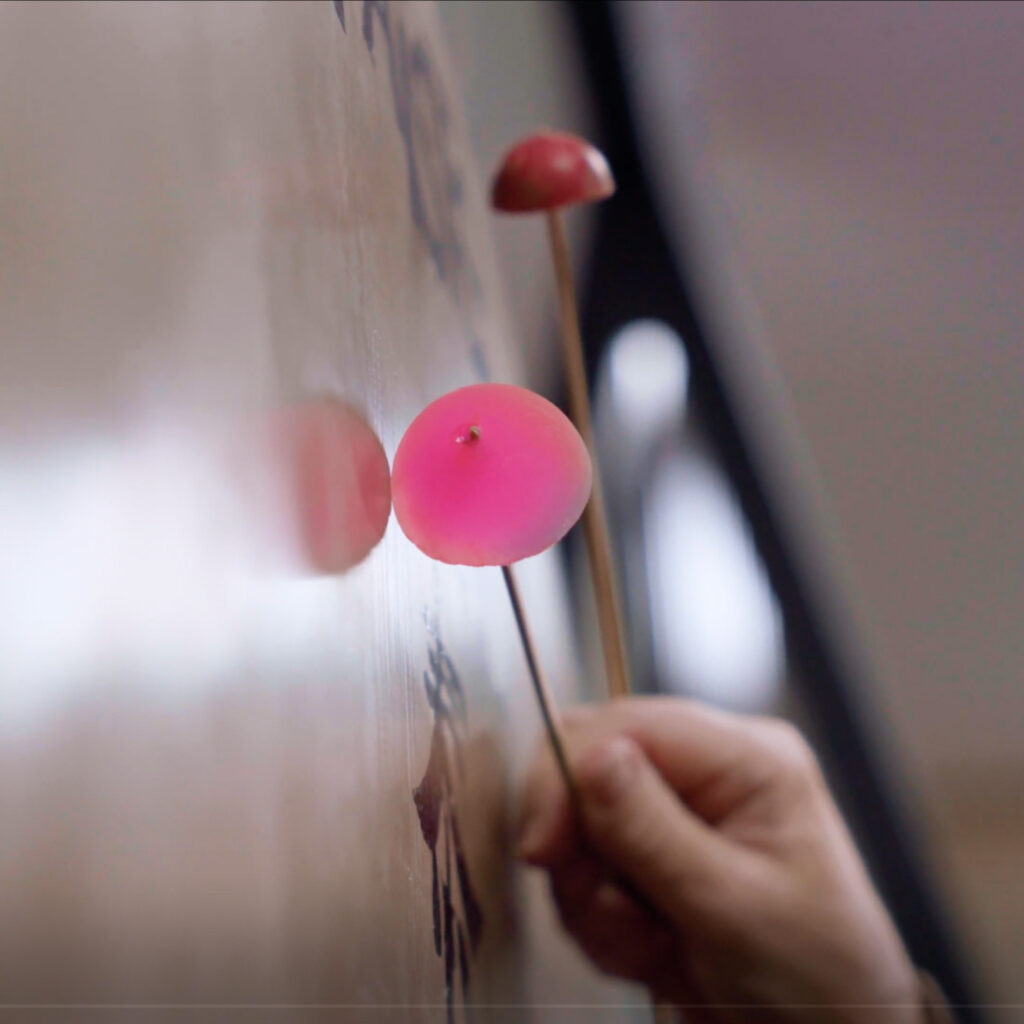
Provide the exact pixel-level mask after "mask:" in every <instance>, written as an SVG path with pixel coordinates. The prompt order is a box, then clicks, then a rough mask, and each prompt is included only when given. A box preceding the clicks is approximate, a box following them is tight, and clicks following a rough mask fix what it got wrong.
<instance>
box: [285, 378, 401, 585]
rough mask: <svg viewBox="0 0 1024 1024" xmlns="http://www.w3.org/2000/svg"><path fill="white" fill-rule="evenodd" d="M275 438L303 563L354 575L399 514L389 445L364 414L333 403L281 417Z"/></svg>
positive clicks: (307, 405)
mask: <svg viewBox="0 0 1024 1024" xmlns="http://www.w3.org/2000/svg"><path fill="white" fill-rule="evenodd" d="M271 433H272V440H273V443H274V446H275V448H277V449H278V457H279V458H280V460H281V465H280V469H281V470H282V472H283V478H284V483H285V499H286V501H287V504H288V511H289V512H290V514H291V517H292V520H293V522H294V524H295V528H296V531H297V535H298V542H299V549H300V553H301V555H302V557H303V560H304V561H305V562H306V564H307V565H308V567H309V568H310V569H312V570H314V571H316V572H320V573H329V574H333V573H340V572H344V571H345V570H346V569H350V568H352V566H354V565H356V564H357V563H359V562H361V561H362V560H363V559H364V558H365V557H366V556H367V555H368V554H369V553H370V551H371V550H373V548H374V547H375V546H376V545H377V542H378V541H379V540H380V539H381V537H383V536H384V530H385V528H386V527H387V523H388V516H389V514H390V512H391V474H390V472H389V470H388V460H387V455H386V454H385V452H384V447H383V445H381V443H380V440H379V439H378V437H377V435H376V434H375V433H374V432H373V429H372V428H371V427H370V425H369V424H368V423H367V422H366V420H365V419H364V418H363V417H362V415H360V413H358V412H357V411H356V410H355V409H353V408H352V407H351V406H349V405H346V404H344V403H342V402H339V401H336V400H335V399H331V398H316V399H310V400H308V401H305V402H299V403H295V404H293V405H289V406H285V407H284V408H282V409H279V410H277V411H276V412H275V413H273V414H272V417H271Z"/></svg>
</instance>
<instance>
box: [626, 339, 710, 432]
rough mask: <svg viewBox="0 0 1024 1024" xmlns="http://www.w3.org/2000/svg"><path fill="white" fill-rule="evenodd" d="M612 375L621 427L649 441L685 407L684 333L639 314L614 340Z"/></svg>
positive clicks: (687, 369)
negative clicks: (642, 318)
mask: <svg viewBox="0 0 1024 1024" xmlns="http://www.w3.org/2000/svg"><path fill="white" fill-rule="evenodd" d="M608 360H609V362H608V375H609V381H610V384H611V393H612V400H613V402H614V403H615V412H616V423H617V429H620V430H626V431H629V432H630V433H631V434H634V433H635V434H636V435H638V437H637V439H638V440H639V441H641V442H644V441H650V440H652V439H654V437H655V436H656V435H657V434H659V433H661V432H662V431H663V430H665V429H666V428H668V427H670V426H672V424H673V423H676V422H681V420H682V417H683V413H684V411H685V408H686V392H687V388H688V387H689V382H690V364H689V360H688V359H687V357H686V349H685V348H684V346H683V341H682V338H680V337H679V335H678V334H677V333H676V332H675V331H674V330H673V329H672V328H671V327H669V326H668V324H665V323H663V322H662V321H660V320H634V321H632V322H631V323H628V324H627V325H626V326H625V327H623V328H622V329H621V330H619V331H618V332H617V333H616V334H615V335H614V336H613V337H612V339H611V341H610V343H609V356H608Z"/></svg>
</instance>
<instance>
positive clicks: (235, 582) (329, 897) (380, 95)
mask: <svg viewBox="0 0 1024 1024" xmlns="http://www.w3.org/2000/svg"><path fill="white" fill-rule="evenodd" d="M440 34H441V31H440V28H439V26H438V21H437V18H436V14H435V11H434V9H433V7H432V5H428V4H409V5H401V6H395V7H391V6H388V5H386V4H383V3H366V4H361V3H357V2H353V0H349V2H345V3H335V4H330V3H289V4H273V3H271V4H179V3H171V4H164V5H151V4H125V5H121V4H111V5H107V4H81V5H79V4H68V5H38V6H37V5H34V4H28V3H25V4H11V5H5V6H3V7H0V140H2V148H0V242H2V246H0V318H2V319H0V324H2V334H3V343H2V347H0V610H2V615H0V620H2V621H0V1003H2V1004H4V1006H5V1007H6V1013H7V1014H11V1015H14V1016H17V1015H18V1014H20V1013H22V1012H23V1010H18V1009H16V1008H15V1007H17V1006H26V1005H35V1006H40V1005H47V1006H51V1007H55V1006H65V1007H77V1008H78V1009H77V1010H76V1011H75V1013H76V1015H77V1019H83V1018H84V1016H85V1014H86V1012H87V1011H86V1009H85V1008H86V1007H92V1008H93V1009H92V1010H91V1011H89V1012H92V1013H94V1014H96V1015H99V1016H101V1017H105V1015H107V1014H109V1013H110V1012H112V1011H111V1010H110V1009H109V1008H110V1007H122V1008H123V1007H130V1008H131V1012H132V1016H133V1019H134V1018H139V1017H144V1016H145V1015H146V1008H147V1007H154V1006H157V1005H162V1006H164V1007H165V1008H166V1007H174V1006H178V1007H191V1009H187V1010H184V1009H183V1011H182V1012H183V1013H186V1015H187V1016H188V1019H195V1018H196V1016H197V1014H198V1013H199V1011H197V1010H196V1009H195V1007H197V1006H199V1007H203V1006H205V1007H207V1009H208V1011H209V1014H210V1015H211V1018H212V1019H222V1016H223V1013H224V1012H225V1011H224V1009H223V1008H224V1006H225V1005H229V1004H230V1005H240V1006H241V1005H244V1006H257V1005H262V1006H266V1005H275V1006H278V1007H283V1008H286V1009H285V1010H284V1011H283V1012H284V1013H285V1017H286V1019H290V1020H294V1019H301V1018H302V1017H303V1016H304V1015H307V1014H308V1015H310V1016H317V1017H318V1018H319V1017H320V1016H322V1014H323V1012H324V1009H325V1008H329V1012H330V1014H332V1015H336V1016H339V1017H348V1016H351V1017H353V1018H354V1019H362V1014H363V1013H364V1012H365V1010H364V1009H360V1007H363V1008H365V1007H367V1006H374V1007H378V1008H380V1007H391V1008H392V1009H391V1010H390V1011H387V1010H380V1009H379V1010H378V1016H385V1017H386V1016H388V1014H389V1013H390V1014H391V1015H393V1016H396V1017H401V1019H419V1018H423V1019H439V1018H443V1017H444V1016H445V1015H446V1005H447V1006H448V1013H453V1014H454V1016H455V1017H456V1018H458V1019H461V1018H463V1017H464V1016H465V1006H464V1004H465V1003H466V1002H467V1001H468V1002H470V1003H481V1002H484V1003H494V1002H498V1003H504V1004H518V1003H522V1002H524V1001H531V1002H536V1001H541V1002H549V1003H558V1002H563V1001H571V1002H575V1001H579V1000H580V999H581V998H582V999H583V1000H584V1001H587V1002H592V1003H593V1002H597V1003H611V1004H614V1003H616V1002H623V1001H624V1000H628V999H629V998H634V999H635V993H633V994H632V996H631V995H630V994H629V993H625V990H622V989H618V988H614V987H611V986H608V985H607V984H606V983H603V982H600V981H599V980H597V979H596V978H595V977H594V976H592V975H590V974H588V973H587V972H586V971H585V970H584V969H583V968H582V967H581V966H580V963H579V961H578V960H577V958H575V956H574V955H573V954H572V953H571V952H570V951H569V950H568V948H567V947H566V946H565V945H564V944H563V943H561V942H560V940H558V939H557V937H556V935H555V932H554V929H553V926H552V922H551V918H550V911H549V910H548V909H547V908H546V907H545V905H544V897H543V893H542V892H541V890H540V889H539V887H538V886H537V885H536V883H535V882H533V883H530V882H527V881H526V880H525V879H524V878H522V877H521V875H520V874H519V873H518V872H517V871H516V870H515V869H514V868H513V867H512V866H511V864H510V861H509V856H508V851H509V849H510V842H509V837H508V827H509V799H508V797H509V789H510V780H511V779H514V776H515V772H516V768H517V765H521V763H522V760H523V750H524V749H525V744H526V743H528V742H530V741H532V739H533V738H534V736H535V734H536V725H537V723H536V715H535V711H534V708H533V706H532V703H531V700H530V696H529V690H528V688H527V681H526V677H525V674H524V673H525V668H524V663H523V661H522V656H521V651H520V650H519V648H518V646H517V639H516V634H515V630H514V625H513V621H512V619H511V615H510V611H509V607H508V603H507V598H506V596H505V594H504V591H503V589H502V584H501V579H500V575H499V573H498V571H497V570H493V571H489V570H472V569H460V568H453V567H448V566H441V565H435V564H432V563H431V562H430V561H428V560H427V559H426V558H425V557H424V556H423V555H421V554H420V553H419V552H417V551H416V550H415V549H414V548H413V547H412V546H411V545H410V544H409V543H408V542H407V541H406V540H405V538H404V537H403V536H402V535H401V533H400V531H399V530H398V528H397V526H396V524H395V523H394V522H393V521H392V522H391V523H390V524H389V526H388V529H387V532H386V535H385V537H384V540H383V542H382V543H381V544H380V545H379V546H378V547H377V548H376V549H375V550H374V551H373V552H372V554H370V556H369V557H368V558H367V559H366V560H365V561H364V562H362V563H361V564H360V565H358V566H357V567H355V568H353V569H352V570H351V571H350V572H348V573H346V574H344V575H335V576H326V577H325V576H320V577H317V576H315V575H312V574H310V573H308V572H305V571H303V570H302V569H301V568H300V567H299V566H298V564H297V563H296V562H295V560H294V558H293V555H294V549H295V538H294V536H292V533H293V529H292V527H290V526H289V525H288V523H289V521H288V520H286V519H284V518H282V517H281V516H280V515H279V511H280V510H279V509H278V507H277V505H276V504H275V502H274V501H273V500H271V499H270V498H267V500H266V501H265V502H263V501H261V500H259V496H260V495H263V491H262V490H260V489H259V488H257V489H256V490H255V491H252V490H250V491H245V492H241V493H240V492H239V491H238V489H237V488H235V487H233V486H232V482H231V479H230V475H229V474H228V475H226V474H225V472H224V464H223V460H222V459H221V458H220V455H219V454H218V453H219V452H221V449H222V442H223V437H224V434H225V430H226V429H228V430H229V429H230V425H231V424H234V423H237V422H239V421H246V420H247V418H248V419H249V420H251V419H252V418H253V417H259V416H260V415H263V414H264V413H265V412H266V411H267V410H273V409H275V408H278V407H279V406H280V405H281V403H285V402H294V401H296V400H299V399H301V398H303V397H304V396H314V395H320V394H329V395H333V396H336V397H338V398H341V399H344V400H346V401H348V402H350V403H351V404H352V405H354V406H355V407H357V408H359V409H360V410H362V411H363V413H364V414H365V416H366V418H367V420H368V421H369V423H370V424H371V425H372V426H373V428H374V429H375V430H376V432H377V433H378V435H379V437H380V438H381V440H382V442H383V444H384V446H385V448H386V450H387V452H388V454H389V455H391V454H392V453H393V452H394V448H395V446H396V444H397V441H398V439H399V437H400V436H401V431H402V430H403V428H404V427H405V426H406V425H407V423H408V422H409V421H410V420H411V418H412V417H413V416H414V415H415V413H416V412H417V411H418V410H419V409H420V408H421V407H422V406H423V405H424V404H425V403H426V402H428V401H429V400H430V399H432V398H434V397H436V396H437V395H438V394H440V393H442V392H444V391H445V390H448V389H450V388H452V387H455V386H458V385H461V384H466V383H470V382H472V381H475V380H479V379H481V378H484V377H491V378H494V379H504V380H516V379H518V378H519V375H520V370H519V368H518V367H517V364H516V359H515V355H514V346H513V344H512V342H511V339H510V336H509V334H508V331H507V328H506V326H505V321H504V319H503V316H502V313H501V299H500V294H499V289H498V287H497V284H496V279H495V271H494V265H493V261H492V255H491V249H490V243H489V239H488V230H489V228H488V216H489V215H488V214H487V212H486V209H485V204H484V201H483V196H482V189H481V186H480V182H479V180H478V176H477V172H476V169H475V168H474V167H473V165H472V162H471V159H470V156H469V152H468V146H467V143H466V141H465V135H464V129H463V124H462V115H461V111H460V105H459V102H458V100H457V98H456V92H455V88H454V85H453V83H452V81H451V80H450V73H449V71H448V69H447V65H446V63H445V61H444V59H443V56H442V47H443V40H442V39H441V38H440ZM226 424H227V425H228V426H227V428H226V427H225V425H226ZM271 490H272V489H271ZM268 493H269V492H268ZM254 495H256V496H257V497H255V498H254ZM522 584H523V587H524V590H525V595H526V599H527V602H528V604H529V608H530V610H531V613H532V615H533V618H534V625H535V628H536V630H537V634H538V640H539V643H540V647H541V656H542V659H543V661H544V663H545V664H546V666H547V669H548V671H549V673H550V675H551V676H552V678H553V682H554V684H555V688H556V689H557V690H559V691H560V692H561V694H562V695H563V697H566V698H568V697H570V696H577V697H578V696H580V694H581V690H580V689H579V683H578V680H576V679H575V678H574V672H575V669H576V665H575V657H574V654H573V650H572V644H571V641H570V640H569V638H570V635H571V634H570V632H569V623H568V618H567V614H566V605H565V600H564V598H565V595H564V585H563V581H562V579H561V575H560V570H559V567H558V563H557V560H555V559H554V558H553V557H542V558H540V559H537V560H534V561H533V562H531V563H530V564H529V565H526V566H524V567H523V571H522ZM414 791H415V794H416V795H415V798H414ZM104 1008H106V1009H104ZM318 1008H319V1009H318ZM3 1012H4V1011H0V1014H2V1013H3ZM54 1012H55V1016H56V1018H57V1019H67V1018H66V1015H62V1013H58V1012H56V1011H54ZM549 1012H550V1014H551V1015H553V1016H554V1017H557V1016H558V1014H559V1011H557V1010H552V1011H549ZM161 1013H163V1014H164V1016H162V1017H161V1019H166V1010H163V1011H161ZM536 1013H537V1016H540V1017H543V1016H544V1012H543V1011H536ZM43 1015H44V1016H45V1014H43ZM39 1016H40V1012H39V1011H37V1013H36V1016H34V1017H33V1019H39ZM118 1019H124V1018H123V1016H121V1017H118ZM247 1019H248V1018H247ZM274 1019H281V1017H280V1014H278V1016H276V1017H275V1018H274Z"/></svg>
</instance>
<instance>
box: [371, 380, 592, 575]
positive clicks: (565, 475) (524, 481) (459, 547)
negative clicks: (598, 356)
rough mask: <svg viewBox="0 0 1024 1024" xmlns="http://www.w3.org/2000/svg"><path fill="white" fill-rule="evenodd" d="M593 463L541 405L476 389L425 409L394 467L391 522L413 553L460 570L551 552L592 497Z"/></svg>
mask: <svg viewBox="0 0 1024 1024" xmlns="http://www.w3.org/2000/svg"><path fill="white" fill-rule="evenodd" d="M590 481H591V469H590V456H589V455H588V453H587V448H586V445H585V444H584V443H583V439H582V438H581V437H580V435H579V434H578V433H577V432H576V428H575V427H574V426H573V425H572V423H571V422H570V421H569V419H568V418H567V417H566V416H565V415H564V414H563V413H562V412H561V411H560V410H559V409H558V408H557V407H556V406H554V405H552V404H551V403H550V402H549V401H547V399H545V398H542V397H541V396H540V395H538V394H535V393H534V392H532V391H527V390H526V389H525V388H518V387H513V386H512V385H509V384H473V385H470V386H469V387H465V388H459V389H458V390H457V391H451V392H449V393H448V394H447V395H443V396H442V397H441V398H439V399H437V401H435V402H432V403H431V404H430V405H428V406H427V407H426V408H425V409H424V410H423V412H421V413H420V414H419V416H417V417H416V419H415V420H413V422H412V424H411V425H410V426H409V429H408V430H407V431H406V432H405V436H404V437H403V438H402V440H401V443H400V444H399V446H398V451H397V452H396V453H395V460H394V465H393V467H392V476H391V487H392V493H393V496H394V505H395V516H396V517H397V519H398V522H399V525H400V526H401V527H402V529H403V530H404V531H405V534H406V536H407V537H408V538H409V539H410V540H411V541H412V542H413V544H415V545H416V546H417V547H418V548H420V550H422V551H423V552H425V553H426V554H428V555H430V557H431V558H436V559H438V560H439V561H441V562H449V563H453V564H457V565H510V564H511V563H513V562H517V561H519V559H521V558H527V557H529V556H530V555H536V554H538V553H539V552H541V551H544V550H545V549H546V548H549V547H551V545H552V544H555V543H556V542H557V541H559V540H560V539H561V538H562V537H564V536H565V534H566V533H568V531H569V529H570V528H571V527H572V525H573V524H574V523H575V522H576V520H577V519H579V517H580V515H581V513H582V512H583V508H584V506H585V505H586V503H587V498H588V497H589V496H590Z"/></svg>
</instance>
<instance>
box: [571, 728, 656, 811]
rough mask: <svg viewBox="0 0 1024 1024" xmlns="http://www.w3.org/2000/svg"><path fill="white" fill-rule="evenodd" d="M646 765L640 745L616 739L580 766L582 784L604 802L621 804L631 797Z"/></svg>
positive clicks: (605, 744)
mask: <svg viewBox="0 0 1024 1024" xmlns="http://www.w3.org/2000/svg"><path fill="white" fill-rule="evenodd" d="M641 765H642V755H641V753H640V749H639V748H638V747H637V745H636V744H635V743H634V742H633V741H632V740H631V739H628V738H627V737H625V736H613V737H612V738H611V739H610V740H606V741H605V742H604V743H602V744H601V746H599V747H598V748H597V749H596V750H594V751H592V752H591V753H590V754H588V755H587V756H586V757H585V758H584V759H583V762H582V764H581V766H580V772H579V774H580V779H579V782H580V785H581V786H583V787H584V788H585V789H586V790H587V792H588V794H589V795H590V796H592V797H593V798H594V799H595V800H597V801H598V802H600V803H605V804H614V803H618V802H619V801H621V800H622V799H624V798H625V797H626V796H628V794H629V791H630V789H631V788H632V786H633V784H634V783H635V782H636V779H637V775H638V773H639V770H640V767H641Z"/></svg>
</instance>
